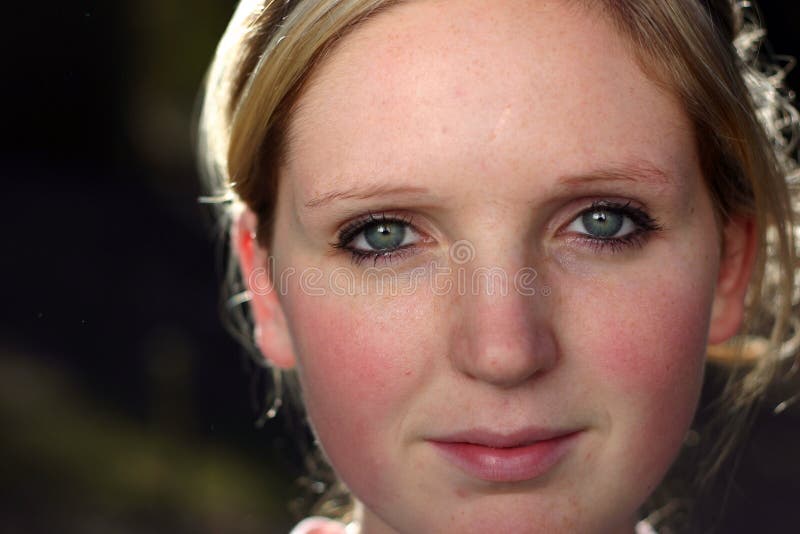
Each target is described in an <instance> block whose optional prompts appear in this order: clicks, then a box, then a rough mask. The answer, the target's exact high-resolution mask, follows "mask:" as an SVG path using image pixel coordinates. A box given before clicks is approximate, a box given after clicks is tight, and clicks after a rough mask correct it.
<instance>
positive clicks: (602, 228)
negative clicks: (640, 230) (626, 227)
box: [583, 210, 623, 238]
mask: <svg viewBox="0 0 800 534" xmlns="http://www.w3.org/2000/svg"><path fill="white" fill-rule="evenodd" d="M622 223H623V217H622V215H620V214H619V213H614V212H611V211H606V210H596V211H590V212H587V213H585V214H584V215H583V226H584V228H586V231H587V232H589V234H590V235H592V236H594V237H599V238H609V237H612V236H614V235H615V234H616V233H617V232H619V230H620V228H622Z"/></svg>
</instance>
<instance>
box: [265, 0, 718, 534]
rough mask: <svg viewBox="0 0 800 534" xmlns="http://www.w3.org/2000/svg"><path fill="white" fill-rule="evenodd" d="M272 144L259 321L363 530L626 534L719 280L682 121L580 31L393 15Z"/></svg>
mask: <svg viewBox="0 0 800 534" xmlns="http://www.w3.org/2000/svg"><path fill="white" fill-rule="evenodd" d="M290 126H291V127H290V142H289V147H288V153H287V155H288V158H287V163H286V165H285V167H284V168H283V169H282V171H281V177H280V180H281V182H280V188H279V197H278V201H277V211H276V222H275V235H274V241H273V244H274V245H273V250H271V251H270V253H271V254H273V255H274V257H275V260H276V263H275V265H274V268H275V269H276V270H275V272H274V279H275V283H276V289H278V291H275V292H272V293H270V294H269V295H256V299H270V298H274V299H277V300H276V301H275V302H276V303H278V304H279V308H280V311H281V312H282V315H283V317H285V320H286V323H285V325H286V328H287V332H288V334H289V335H290V338H291V341H292V346H293V347H292V349H291V350H292V353H293V355H294V356H296V361H297V364H298V372H299V376H300V380H301V384H302V387H303V394H304V398H305V402H306V405H307V409H308V413H309V416H310V419H311V422H312V424H313V427H314V429H315V431H316V433H317V435H318V437H319V439H320V441H321V444H322V447H323V448H324V451H325V453H326V454H327V456H328V458H329V459H330V461H331V462H332V464H333V466H334V468H335V469H336V471H337V472H338V473H339V475H340V476H341V477H342V478H343V480H344V481H345V483H346V484H347V485H348V486H349V487H350V489H351V490H352V491H353V492H354V493H355V495H356V496H357V497H358V498H359V499H360V500H361V501H362V502H363V503H364V504H365V506H366V515H365V520H364V525H365V532H369V533H373V532H624V531H626V530H627V531H630V530H631V529H632V525H633V523H634V520H635V515H636V510H637V507H638V506H640V504H641V503H642V502H643V501H644V499H645V498H646V497H647V495H648V494H649V493H650V492H651V491H652V490H653V489H654V487H655V486H656V485H657V484H658V483H659V481H660V479H661V478H662V476H663V475H664V473H665V471H666V469H667V468H668V466H669V465H670V463H671V462H672V460H673V459H674V457H675V455H676V454H677V452H678V449H679V447H680V445H681V443H682V440H683V438H684V435H685V433H686V431H687V428H688V427H689V424H690V421H691V419H692V416H693V412H694V410H695V406H696V402H697V399H698V392H699V389H700V386H701V381H702V373H703V360H704V350H705V346H706V342H707V338H708V334H709V326H710V315H711V310H712V304H714V298H715V288H716V284H717V277H718V273H719V269H720V260H719V258H720V244H719V242H718V229H717V227H716V225H715V220H714V216H713V211H712V205H711V203H710V200H709V196H708V194H707V192H706V190H705V188H704V186H703V180H702V177H701V172H700V168H699V163H698V155H697V153H696V149H695V144H694V140H693V134H692V129H691V125H690V123H689V120H688V118H687V116H686V115H685V113H684V111H683V109H682V107H681V105H680V103H679V102H678V101H677V99H676V98H674V97H673V96H671V95H670V94H669V93H668V92H666V91H665V90H664V89H663V88H660V87H659V86H657V85H656V84H655V83H654V82H653V81H652V80H651V79H649V78H648V77H647V76H645V75H644V74H643V72H642V70H641V69H640V67H639V66H638V64H637V62H636V60H635V59H634V57H633V55H632V53H631V45H630V44H629V43H628V42H627V41H626V40H624V38H622V37H621V36H620V35H619V34H618V33H617V32H616V30H614V29H613V27H612V25H611V24H610V23H608V22H607V21H605V20H604V19H602V18H601V17H600V16H598V14H597V13H590V12H587V11H583V10H581V9H578V8H575V7H569V6H567V5H566V3H564V2H524V1H519V2H516V1H515V2H493V1H491V0H469V1H459V2H444V1H426V2H408V3H403V4H400V5H399V6H396V7H394V8H392V9H390V10H388V11H385V12H383V13H382V14H380V15H377V16H376V17H375V18H373V19H372V20H369V21H367V22H365V23H364V24H362V25H361V26H359V27H358V28H357V29H356V30H355V31H354V32H353V33H351V34H350V35H348V36H347V37H345V38H344V39H343V40H342V41H341V42H340V43H339V44H338V45H337V46H336V48H335V49H334V50H333V51H332V52H331V53H330V54H329V55H328V56H326V57H325V59H324V60H323V61H322V63H321V64H320V65H318V66H317V68H316V70H315V72H314V74H313V76H312V78H311V80H310V83H309V85H308V86H307V88H306V90H305V91H304V93H303V94H302V96H301V97H300V99H299V102H298V105H297V107H296V109H295V112H294V115H293V118H292V121H291V125H290ZM343 229H344V230H345V231H344V234H343V235H340V233H341V231H342V230H343ZM337 241H340V242H338V246H332V243H337ZM394 249H397V250H394ZM354 251H355V252H354ZM374 251H378V252H379V253H382V254H381V255H378V256H374V257H372V256H370V253H372V252H374ZM354 255H355V258H356V260H357V261H354ZM370 270H372V271H373V272H372V276H368V275H365V273H367V272H369V271H370ZM376 270H377V271H380V272H377V273H376V272H375V271H376ZM503 280H505V284H504V282H503ZM267 344H268V342H267ZM267 352H268V351H267Z"/></svg>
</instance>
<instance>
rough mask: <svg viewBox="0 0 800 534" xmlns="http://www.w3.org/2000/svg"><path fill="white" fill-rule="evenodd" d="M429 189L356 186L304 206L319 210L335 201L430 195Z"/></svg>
mask: <svg viewBox="0 0 800 534" xmlns="http://www.w3.org/2000/svg"><path fill="white" fill-rule="evenodd" d="M429 192H430V191H429V189H428V188H427V187H419V186H409V185H403V186H395V185H389V184H374V185H371V186H367V187H363V186H356V187H351V188H349V189H342V190H334V191H329V192H327V193H324V194H322V195H318V196H316V197H314V198H312V199H311V200H309V201H308V202H306V203H305V204H304V206H305V207H306V208H309V209H311V208H318V207H320V206H324V205H326V204H330V203H331V202H333V201H334V200H344V199H359V200H363V199H367V198H372V197H377V196H384V195H399V194H409V193H429Z"/></svg>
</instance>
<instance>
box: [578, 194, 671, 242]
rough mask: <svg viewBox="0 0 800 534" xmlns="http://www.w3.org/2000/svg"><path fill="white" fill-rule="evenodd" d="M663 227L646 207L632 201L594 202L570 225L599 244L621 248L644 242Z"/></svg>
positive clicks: (584, 236) (585, 237)
mask: <svg viewBox="0 0 800 534" xmlns="http://www.w3.org/2000/svg"><path fill="white" fill-rule="evenodd" d="M660 229H661V227H660V226H659V225H658V224H657V223H656V221H655V220H654V219H653V218H652V217H650V215H648V214H647V213H646V212H645V211H644V210H643V209H640V208H636V207H633V206H631V204H630V203H627V204H619V203H616V202H595V203H594V204H592V206H591V207H590V208H589V209H587V210H585V211H584V212H582V213H581V214H580V215H578V217H576V218H575V219H574V220H573V221H572V222H571V223H570V224H569V226H567V230H568V231H570V232H574V233H576V234H579V235H581V236H583V238H584V239H586V240H588V241H590V243H591V244H592V245H594V246H597V247H600V248H602V247H606V246H609V247H611V248H612V250H613V251H615V252H616V251H619V250H621V249H622V248H624V247H626V246H632V245H642V244H643V243H644V239H645V237H646V236H647V235H648V234H650V233H651V232H654V231H658V230H660Z"/></svg>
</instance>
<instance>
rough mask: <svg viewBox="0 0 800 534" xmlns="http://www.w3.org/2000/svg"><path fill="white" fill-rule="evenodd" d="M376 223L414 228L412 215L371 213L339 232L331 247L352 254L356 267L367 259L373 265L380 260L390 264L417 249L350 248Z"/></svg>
mask: <svg viewBox="0 0 800 534" xmlns="http://www.w3.org/2000/svg"><path fill="white" fill-rule="evenodd" d="M375 223H400V224H403V225H405V226H410V227H412V228H413V226H414V224H413V223H414V219H413V217H411V216H410V215H408V216H404V215H387V214H386V213H372V212H369V213H367V215H365V216H364V217H362V218H359V219H356V220H354V221H352V222H350V223H349V224H347V225H346V226H345V227H344V228H342V229H341V230H339V233H338V234H337V237H336V242H334V243H331V244H330V245H331V246H332V247H334V248H336V249H340V250H346V251H348V252H350V255H351V258H352V260H353V263H354V264H355V265H361V264H362V263H363V262H364V260H367V259H372V264H373V265H377V263H378V260H381V259H383V260H385V261H388V262H391V261H393V260H396V259H402V257H403V256H404V255H405V254H406V253H408V252H409V251H410V250H411V249H413V248H414V247H415V245H406V246H403V247H398V248H395V249H390V250H385V251H380V252H378V251H365V250H359V249H356V248H353V247H350V246H348V245H349V244H350V242H351V241H353V238H355V237H356V236H357V235H358V234H359V233H361V232H363V231H364V230H365V229H366V228H367V227H368V226H370V225H371V224H375ZM417 233H419V232H417Z"/></svg>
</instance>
